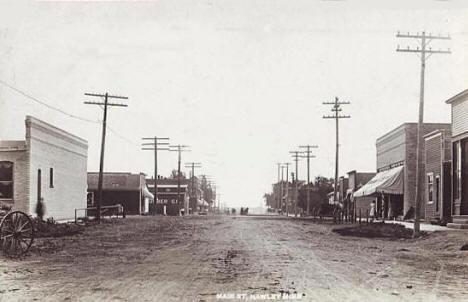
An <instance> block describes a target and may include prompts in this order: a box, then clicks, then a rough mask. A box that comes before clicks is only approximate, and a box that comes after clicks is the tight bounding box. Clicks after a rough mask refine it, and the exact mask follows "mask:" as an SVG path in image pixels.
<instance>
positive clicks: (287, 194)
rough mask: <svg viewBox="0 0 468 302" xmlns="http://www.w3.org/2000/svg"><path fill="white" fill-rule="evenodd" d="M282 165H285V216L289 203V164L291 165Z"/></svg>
mask: <svg viewBox="0 0 468 302" xmlns="http://www.w3.org/2000/svg"><path fill="white" fill-rule="evenodd" d="M283 165H285V166H286V194H285V208H286V216H288V204H289V165H291V163H284V164H283Z"/></svg>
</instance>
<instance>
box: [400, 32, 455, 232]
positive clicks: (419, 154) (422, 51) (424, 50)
mask: <svg viewBox="0 0 468 302" xmlns="http://www.w3.org/2000/svg"><path fill="white" fill-rule="evenodd" d="M396 37H397V38H410V39H416V40H418V42H419V43H420V45H421V46H420V47H419V46H418V47H416V49H414V48H409V47H407V48H406V49H403V48H400V46H399V45H398V48H397V51H398V52H410V53H416V54H418V55H419V57H420V58H421V75H420V77H421V79H420V80H421V82H420V88H419V89H420V90H419V116H418V130H417V136H418V138H417V142H416V192H415V201H416V204H415V211H414V233H413V236H414V237H417V236H419V231H420V227H419V219H420V211H421V199H422V196H423V187H424V184H423V180H424V175H423V172H424V171H423V163H422V160H423V135H424V129H423V127H424V126H423V121H424V77H425V69H426V60H427V59H429V57H430V56H431V55H433V54H450V53H451V51H450V49H447V50H440V49H439V50H433V49H432V48H431V47H428V46H429V43H431V42H432V41H433V40H450V39H451V38H450V36H448V35H447V36H441V35H437V36H434V35H432V34H430V33H429V34H426V32H424V31H423V32H422V33H416V34H410V33H406V34H401V33H400V32H398V33H397V35H396Z"/></svg>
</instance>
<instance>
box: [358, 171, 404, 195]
mask: <svg viewBox="0 0 468 302" xmlns="http://www.w3.org/2000/svg"><path fill="white" fill-rule="evenodd" d="M403 167H404V166H399V167H395V168H392V169H390V170H386V171H382V172H379V173H377V174H376V175H375V176H374V178H372V179H371V180H369V182H368V183H366V184H365V185H364V186H362V187H361V188H360V189H359V190H357V191H356V192H355V193H354V194H353V196H354V197H363V196H370V195H375V194H377V193H385V194H403Z"/></svg>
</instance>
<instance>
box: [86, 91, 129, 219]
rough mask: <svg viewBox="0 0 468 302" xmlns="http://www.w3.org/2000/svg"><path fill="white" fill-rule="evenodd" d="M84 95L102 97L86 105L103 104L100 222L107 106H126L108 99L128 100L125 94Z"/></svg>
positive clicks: (99, 192)
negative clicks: (101, 100) (99, 100)
mask: <svg viewBox="0 0 468 302" xmlns="http://www.w3.org/2000/svg"><path fill="white" fill-rule="evenodd" d="M85 95H86V96H92V97H99V98H104V101H103V102H84V103H85V104H87V105H98V106H104V118H103V119H102V137H101V158H100V161H99V179H98V200H97V204H96V208H97V214H96V219H97V222H98V223H101V204H102V182H103V173H104V172H103V171H104V149H105V145H106V128H107V107H109V106H111V107H127V106H128V105H126V104H122V103H109V99H121V100H128V97H126V96H116V95H109V94H108V93H107V92H106V93H105V94H98V93H85Z"/></svg>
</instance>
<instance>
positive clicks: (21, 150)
mask: <svg viewBox="0 0 468 302" xmlns="http://www.w3.org/2000/svg"><path fill="white" fill-rule="evenodd" d="M12 145H15V146H16V147H15V148H12ZM0 146H1V147H3V148H0V161H9V162H12V163H13V199H12V200H11V199H2V200H1V202H3V203H5V204H10V205H12V208H13V209H14V210H19V211H23V212H26V213H29V212H30V208H29V190H28V188H29V175H28V173H27V171H28V167H29V161H28V153H27V152H26V146H25V142H24V141H16V142H12V141H7V142H1V143H0ZM15 149H16V150H15Z"/></svg>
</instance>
